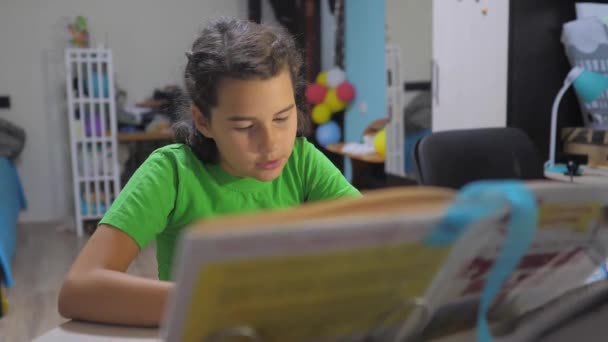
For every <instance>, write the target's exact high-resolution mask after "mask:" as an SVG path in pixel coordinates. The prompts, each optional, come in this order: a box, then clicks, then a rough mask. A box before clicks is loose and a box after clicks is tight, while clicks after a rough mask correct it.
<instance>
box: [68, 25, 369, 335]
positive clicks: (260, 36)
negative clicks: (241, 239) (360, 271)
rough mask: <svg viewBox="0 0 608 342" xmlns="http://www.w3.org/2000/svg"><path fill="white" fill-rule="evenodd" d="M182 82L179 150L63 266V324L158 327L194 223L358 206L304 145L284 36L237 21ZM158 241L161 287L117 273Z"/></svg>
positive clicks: (210, 31) (153, 164)
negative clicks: (185, 115) (318, 205)
mask: <svg viewBox="0 0 608 342" xmlns="http://www.w3.org/2000/svg"><path fill="white" fill-rule="evenodd" d="M186 55H187V58H188V62H187V65H186V68H185V72H184V78H185V86H186V90H187V94H188V95H189V97H190V103H191V104H190V106H189V107H190V111H191V113H192V116H191V118H189V119H187V120H185V121H183V122H182V123H179V124H177V125H176V127H175V134H176V140H177V142H178V144H174V145H169V146H166V147H163V148H160V149H158V150H156V151H155V152H154V153H152V154H151V155H150V156H149V158H148V159H147V160H146V161H145V162H144V163H143V164H142V165H141V166H140V167H139V169H138V170H137V171H136V172H135V174H134V175H133V176H132V178H131V179H130V180H129V182H128V184H127V185H126V186H125V188H124V189H123V190H122V191H121V193H120V194H119V196H118V197H117V198H116V200H115V201H114V203H113V205H112V207H111V208H110V210H109V211H108V212H107V213H106V214H105V216H104V218H103V219H102V220H101V222H100V224H99V226H98V227H97V229H96V231H95V233H94V234H93V236H91V238H90V239H89V241H88V242H87V244H86V245H85V246H84V248H83V249H82V251H81V252H80V254H79V256H78V257H77V259H76V261H75V262H74V264H73V265H72V267H71V269H70V271H69V272H68V275H67V276H66V279H65V282H64V284H63V286H62V289H61V292H60V295H59V303H58V304H59V312H60V313H61V315H63V316H64V317H68V318H74V319H84V320H91V321H99V322H107V323H114V324H128V325H144V326H154V325H158V324H159V322H160V320H161V317H162V315H163V311H164V309H165V305H166V302H167V297H168V294H169V292H170V291H171V289H172V288H173V284H172V283H171V282H170V281H169V280H170V279H171V266H172V263H173V257H174V252H175V245H176V242H177V239H178V238H179V235H180V233H181V231H182V230H183V229H184V227H185V226H188V225H190V224H191V223H192V222H194V221H196V220H199V219H208V218H212V217H214V216H218V215H225V214H237V213H245V212H252V211H258V210H263V209H274V208H285V207H293V206H296V205H298V204H300V203H302V202H306V201H319V200H327V199H333V198H338V197H342V196H359V192H358V191H357V190H356V189H355V188H353V187H352V186H351V185H350V184H349V183H348V182H347V181H346V179H345V178H344V177H343V176H342V174H341V173H340V171H339V170H338V169H337V168H336V167H334V165H333V164H332V163H331V162H330V161H329V160H328V159H327V158H325V156H324V155H323V154H322V153H321V152H319V151H318V150H317V149H316V148H315V147H314V146H313V145H312V144H310V143H309V142H307V141H306V139H304V138H302V137H301V135H302V133H303V132H304V127H305V125H306V117H305V116H304V113H303V112H301V111H300V110H299V108H298V106H297V103H296V96H295V94H298V98H299V97H300V94H301V92H300V90H301V88H302V87H301V86H302V82H301V80H300V78H299V77H300V67H301V64H302V62H301V57H300V55H299V54H298V51H297V49H296V47H295V45H294V41H293V39H292V38H291V37H289V36H288V35H287V34H285V33H284V31H282V30H279V29H276V28H270V27H267V26H264V25H259V24H255V23H252V22H247V21H239V20H235V19H219V20H217V21H214V22H212V23H211V24H210V25H209V26H207V28H205V29H204V30H203V31H202V33H201V35H200V37H199V38H198V39H197V40H196V41H195V42H194V44H193V45H192V51H191V52H188V53H187V54H186ZM153 240H156V243H157V260H158V277H159V280H151V279H144V278H140V277H135V276H132V275H128V274H126V271H127V268H128V267H129V264H130V263H131V262H132V261H133V259H134V258H135V257H136V256H137V254H138V253H139V251H140V250H141V249H142V248H144V247H145V246H146V245H147V244H148V243H150V242H152V241H153Z"/></svg>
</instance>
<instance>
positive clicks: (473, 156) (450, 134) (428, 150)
mask: <svg viewBox="0 0 608 342" xmlns="http://www.w3.org/2000/svg"><path fill="white" fill-rule="evenodd" d="M414 160H415V163H416V170H417V173H418V181H419V183H421V184H423V185H433V186H442V187H449V188H454V189H459V188H460V187H462V186H463V185H465V184H467V183H470V182H472V181H476V180H482V179H524V180H527V179H542V178H544V175H543V164H542V161H541V159H540V155H539V154H538V151H537V150H536V147H535V146H534V144H533V143H532V141H531V140H530V138H529V137H528V136H527V135H526V134H525V133H524V132H523V131H522V130H520V129H517V128H510V127H509V128H482V129H465V130H454V131H444V132H437V133H433V134H431V135H429V136H427V137H425V138H423V139H421V140H420V141H419V142H418V143H417V144H416V147H415V149H414Z"/></svg>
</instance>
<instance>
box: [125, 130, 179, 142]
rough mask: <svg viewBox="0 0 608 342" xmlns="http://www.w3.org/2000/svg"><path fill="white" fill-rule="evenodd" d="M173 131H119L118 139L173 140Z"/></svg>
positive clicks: (130, 140) (126, 140) (129, 140)
mask: <svg viewBox="0 0 608 342" xmlns="http://www.w3.org/2000/svg"><path fill="white" fill-rule="evenodd" d="M172 139H173V133H172V132H170V131H169V132H166V131H163V132H129V133H118V141H120V142H133V141H151V140H172Z"/></svg>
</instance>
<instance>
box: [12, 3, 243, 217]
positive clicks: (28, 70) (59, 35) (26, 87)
mask: <svg viewBox="0 0 608 342" xmlns="http://www.w3.org/2000/svg"><path fill="white" fill-rule="evenodd" d="M76 15H84V16H86V17H87V19H88V20H89V29H90V33H91V35H92V42H93V44H95V45H96V44H97V43H104V44H106V45H108V46H109V47H110V48H112V50H113V53H114V62H115V72H116V77H115V78H116V81H117V82H118V84H119V85H120V87H121V88H123V89H125V90H127V92H128V97H129V101H131V102H134V101H139V100H142V99H144V98H146V97H147V96H149V95H151V94H152V91H153V90H154V88H155V87H162V86H164V85H166V84H168V83H175V82H181V70H182V67H183V64H184V62H185V60H186V57H185V55H184V53H185V51H187V50H188V49H189V48H190V44H191V43H192V41H193V40H194V38H195V37H196V34H197V32H198V31H199V30H200V29H201V28H202V27H203V26H204V25H205V24H206V22H207V21H208V19H209V18H210V17H212V16H216V15H228V16H236V17H241V18H245V17H246V16H247V1H244V0H221V1H219V0H218V1H208V0H207V1H205V0H174V1H161V0H128V1H122V0H104V1H99V0H53V1H45V0H3V1H2V3H0V49H1V52H0V94H7V95H10V96H11V102H12V103H11V105H12V107H11V109H10V110H0V117H2V118H7V119H9V120H11V121H13V122H14V123H15V124H17V125H20V126H22V127H24V128H25V129H26V132H27V137H28V138H27V139H28V140H27V145H26V148H25V150H24V152H23V154H22V156H21V160H20V161H19V164H18V168H19V173H20V175H21V178H22V181H23V185H24V188H25V193H26V196H27V199H28V204H29V208H28V210H27V211H26V212H24V213H23V214H22V217H21V221H49V220H61V219H64V218H65V217H66V216H68V215H71V212H72V210H73V209H72V207H73V204H72V198H71V195H70V194H71V181H70V177H71V175H70V170H71V166H70V160H69V154H68V140H67V139H68V137H67V129H66V128H67V127H66V126H67V123H66V121H65V118H64V117H65V109H64V100H63V96H64V93H65V91H64V89H65V83H64V79H63V77H64V71H63V70H64V66H63V48H64V47H65V42H66V40H67V37H68V34H67V29H66V25H67V22H68V21H69V20H70V19H71V18H74V17H75V16H76Z"/></svg>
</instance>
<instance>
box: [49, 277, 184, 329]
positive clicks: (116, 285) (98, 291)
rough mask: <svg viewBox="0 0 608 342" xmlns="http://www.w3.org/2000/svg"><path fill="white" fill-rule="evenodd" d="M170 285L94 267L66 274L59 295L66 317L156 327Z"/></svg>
mask: <svg viewBox="0 0 608 342" xmlns="http://www.w3.org/2000/svg"><path fill="white" fill-rule="evenodd" d="M172 288H173V284H172V283H170V282H166V281H159V280H152V279H145V278H141V277H137V276H133V275H129V274H126V273H123V272H119V271H111V270H104V269H97V270H92V271H89V272H86V273H85V274H82V275H80V276H78V277H71V278H70V277H68V279H66V281H65V283H64V285H63V287H62V289H61V292H60V294H59V303H58V304H59V312H60V313H61V315H62V316H64V317H66V318H72V319H78V320H87V321H95V322H102V323H110V324H123V325H137V326H158V325H159V324H160V321H161V319H162V318H163V314H164V311H165V306H166V305H167V299H168V297H169V292H170V291H171V290H172Z"/></svg>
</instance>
